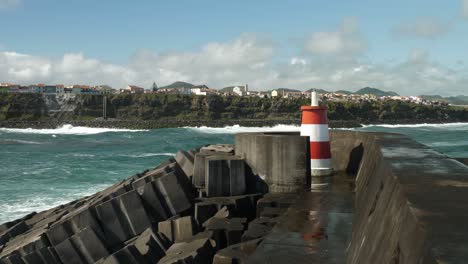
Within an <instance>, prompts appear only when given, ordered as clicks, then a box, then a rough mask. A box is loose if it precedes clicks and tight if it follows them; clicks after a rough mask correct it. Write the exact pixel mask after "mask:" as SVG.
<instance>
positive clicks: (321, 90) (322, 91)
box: [306, 88, 329, 94]
mask: <svg viewBox="0 0 468 264" xmlns="http://www.w3.org/2000/svg"><path fill="white" fill-rule="evenodd" d="M314 89H315V91H317V93H320V94H324V93H329V91H327V90H323V89H316V88H310V89H309V90H306V92H312V91H313V90H314Z"/></svg>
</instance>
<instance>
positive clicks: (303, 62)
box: [291, 57, 307, 65]
mask: <svg viewBox="0 0 468 264" xmlns="http://www.w3.org/2000/svg"><path fill="white" fill-rule="evenodd" d="M296 64H301V65H306V64H307V61H306V60H305V59H303V58H297V57H293V58H292V59H291V65H296Z"/></svg>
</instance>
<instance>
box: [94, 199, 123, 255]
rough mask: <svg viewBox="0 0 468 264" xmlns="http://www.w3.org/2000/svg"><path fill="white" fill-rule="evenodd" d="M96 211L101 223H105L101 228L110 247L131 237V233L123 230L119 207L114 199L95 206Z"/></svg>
mask: <svg viewBox="0 0 468 264" xmlns="http://www.w3.org/2000/svg"><path fill="white" fill-rule="evenodd" d="M96 213H97V216H98V218H99V220H100V221H101V223H105V224H104V225H102V229H103V232H104V237H105V238H106V241H107V243H108V244H109V245H110V246H111V247H114V246H116V245H118V244H120V243H122V242H124V241H126V240H128V239H129V238H130V237H131V235H130V234H128V233H127V232H126V231H125V229H124V227H123V225H122V223H121V221H122V220H121V217H120V209H119V207H118V206H116V205H115V202H114V200H110V201H107V202H104V203H102V204H100V205H98V206H96Z"/></svg>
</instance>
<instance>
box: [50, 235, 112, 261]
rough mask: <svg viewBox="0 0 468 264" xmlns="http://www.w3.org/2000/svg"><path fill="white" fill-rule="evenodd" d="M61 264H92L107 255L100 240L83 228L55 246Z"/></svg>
mask: <svg viewBox="0 0 468 264" xmlns="http://www.w3.org/2000/svg"><path fill="white" fill-rule="evenodd" d="M55 250H56V252H57V255H58V257H59V258H60V260H61V261H62V262H63V263H94V262H96V261H98V260H99V259H101V258H104V257H106V256H108V255H109V253H108V250H107V248H106V247H105V245H104V243H103V242H102V241H101V239H100V238H99V237H98V236H97V235H96V233H95V232H94V231H93V230H92V229H91V228H85V229H83V230H81V231H80V232H79V233H77V234H75V235H73V236H72V237H71V238H69V239H67V240H65V241H62V242H61V243H60V244H58V245H57V246H55Z"/></svg>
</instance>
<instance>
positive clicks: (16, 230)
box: [0, 221, 29, 245]
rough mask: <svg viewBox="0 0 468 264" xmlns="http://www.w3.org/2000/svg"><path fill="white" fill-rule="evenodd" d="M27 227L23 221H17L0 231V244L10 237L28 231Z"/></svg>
mask: <svg viewBox="0 0 468 264" xmlns="http://www.w3.org/2000/svg"><path fill="white" fill-rule="evenodd" d="M28 230H29V227H28V225H27V224H26V222H25V221H19V222H17V223H16V224H14V225H13V226H11V227H9V228H8V229H6V230H4V231H3V232H0V245H3V244H5V243H6V242H7V241H8V240H10V239H11V238H13V237H15V236H18V235H20V234H23V233H24V232H26V231H28Z"/></svg>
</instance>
